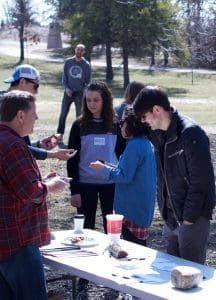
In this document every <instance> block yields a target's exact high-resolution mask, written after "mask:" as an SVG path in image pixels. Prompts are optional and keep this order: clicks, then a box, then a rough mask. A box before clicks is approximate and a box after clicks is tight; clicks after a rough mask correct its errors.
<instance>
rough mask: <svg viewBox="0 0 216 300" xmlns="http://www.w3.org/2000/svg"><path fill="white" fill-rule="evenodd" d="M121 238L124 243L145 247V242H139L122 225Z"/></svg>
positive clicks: (139, 240)
mask: <svg viewBox="0 0 216 300" xmlns="http://www.w3.org/2000/svg"><path fill="white" fill-rule="evenodd" d="M122 238H123V239H124V240H126V241H129V242H133V243H136V244H139V245H142V246H146V240H141V239H138V238H137V237H135V236H134V235H133V234H132V233H131V232H130V230H129V229H128V228H127V226H125V225H122Z"/></svg>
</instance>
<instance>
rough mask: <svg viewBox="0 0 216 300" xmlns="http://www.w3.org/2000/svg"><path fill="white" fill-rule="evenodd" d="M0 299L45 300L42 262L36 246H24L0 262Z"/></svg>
mask: <svg viewBox="0 0 216 300" xmlns="http://www.w3.org/2000/svg"><path fill="white" fill-rule="evenodd" d="M0 299H2V300H47V292H46V283H45V278H44V271H43V262H42V258H41V255H40V251H39V249H38V247H36V246H25V247H23V248H21V249H20V250H19V251H18V252H17V253H15V254H14V255H12V256H11V257H10V258H9V259H7V260H5V261H3V262H0Z"/></svg>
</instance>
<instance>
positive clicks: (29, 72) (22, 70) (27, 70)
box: [4, 64, 40, 83]
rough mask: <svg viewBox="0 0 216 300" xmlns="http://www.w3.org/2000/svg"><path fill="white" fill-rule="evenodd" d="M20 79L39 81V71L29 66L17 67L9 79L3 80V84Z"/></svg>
mask: <svg viewBox="0 0 216 300" xmlns="http://www.w3.org/2000/svg"><path fill="white" fill-rule="evenodd" d="M20 78H27V79H32V80H38V81H39V80H40V73H39V71H38V70H37V69H36V68H35V67H33V66H31V65H27V64H26V65H20V66H17V67H16V68H15V69H14V72H13V74H12V75H11V77H9V78H7V79H5V80H4V82H5V83H12V82H15V81H17V80H19V79H20Z"/></svg>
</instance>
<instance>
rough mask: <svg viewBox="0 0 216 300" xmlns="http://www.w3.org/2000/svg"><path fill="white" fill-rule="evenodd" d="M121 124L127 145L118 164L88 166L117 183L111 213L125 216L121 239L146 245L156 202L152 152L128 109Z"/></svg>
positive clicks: (144, 130)
mask: <svg viewBox="0 0 216 300" xmlns="http://www.w3.org/2000/svg"><path fill="white" fill-rule="evenodd" d="M120 125H121V134H122V136H123V137H124V138H125V139H127V144H126V148H125V150H124V152H123V154H122V155H121V157H120V160H119V163H118V165H117V166H116V167H115V166H110V165H109V164H108V163H106V162H105V163H102V162H101V161H95V162H92V163H91V164H90V167H91V168H92V169H94V170H97V171H99V174H100V176H101V177H103V178H106V179H107V180H108V181H109V180H110V181H112V182H115V184H116V186H115V196H114V210H115V212H116V213H118V214H122V215H124V223H123V228H122V235H123V238H124V239H126V240H129V241H133V242H136V243H138V244H141V245H146V239H147V237H148V235H149V229H148V228H149V226H150V225H151V222H152V219H153V215H154V207H155V199H156V164H155V156H154V150H153V146H152V144H151V142H150V141H149V140H148V138H147V137H146V135H147V133H148V128H147V127H146V126H145V125H144V124H142V123H141V122H140V120H138V119H137V118H136V117H135V116H134V112H133V108H132V107H131V106H127V107H126V108H125V111H124V113H123V118H122V120H121V122H120Z"/></svg>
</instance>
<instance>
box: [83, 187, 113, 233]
mask: <svg viewBox="0 0 216 300" xmlns="http://www.w3.org/2000/svg"><path fill="white" fill-rule="evenodd" d="M114 192H115V185H114V184H98V185H87V184H83V185H82V186H81V192H80V194H81V198H82V206H81V207H80V208H78V209H77V211H78V213H80V214H84V215H85V223H84V227H85V228H90V229H94V228H95V219H96V211H97V204H98V199H99V200H100V206H101V211H102V217H103V226H104V232H105V233H107V225H106V215H107V214H112V212H113V200H114Z"/></svg>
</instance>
